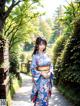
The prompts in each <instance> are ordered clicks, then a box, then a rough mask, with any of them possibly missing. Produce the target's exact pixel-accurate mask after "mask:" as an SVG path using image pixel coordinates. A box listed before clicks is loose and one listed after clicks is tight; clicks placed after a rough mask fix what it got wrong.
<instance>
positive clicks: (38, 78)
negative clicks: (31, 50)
mask: <svg viewBox="0 0 80 106" xmlns="http://www.w3.org/2000/svg"><path fill="white" fill-rule="evenodd" d="M44 65H50V78H47V79H46V78H44V77H43V76H42V75H41V72H40V71H38V70H36V69H34V68H36V67H37V66H44ZM30 70H31V73H32V79H33V80H32V81H33V87H32V93H31V101H33V102H34V106H48V100H49V97H51V88H52V82H53V64H52V62H51V59H50V58H49V56H48V55H47V53H46V52H43V53H38V52H37V53H36V54H35V55H33V57H32V62H31V65H30Z"/></svg>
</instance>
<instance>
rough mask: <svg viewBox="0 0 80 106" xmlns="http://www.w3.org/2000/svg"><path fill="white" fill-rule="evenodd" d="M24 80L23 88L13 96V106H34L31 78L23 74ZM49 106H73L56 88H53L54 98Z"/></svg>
mask: <svg viewBox="0 0 80 106" xmlns="http://www.w3.org/2000/svg"><path fill="white" fill-rule="evenodd" d="M21 77H22V79H23V82H22V87H21V88H20V89H19V90H18V91H16V93H15V95H14V96H13V100H12V106H34V105H33V103H32V102H31V101H30V94H31V89H32V81H31V77H30V76H26V75H24V74H21ZM49 106H73V105H72V104H71V103H69V101H67V100H66V99H65V98H64V97H63V95H62V94H60V93H59V91H58V90H57V89H56V87H55V86H53V88H52V96H51V99H50V100H49Z"/></svg>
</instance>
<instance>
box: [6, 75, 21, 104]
mask: <svg viewBox="0 0 80 106" xmlns="http://www.w3.org/2000/svg"><path fill="white" fill-rule="evenodd" d="M21 83H22V80H21V79H20V80H19V79H18V78H16V77H15V76H14V77H13V78H12V79H11V84H10V88H9V91H8V94H7V105H8V106H11V100H12V98H13V95H14V94H15V92H16V91H17V90H18V89H19V87H20V86H21Z"/></svg>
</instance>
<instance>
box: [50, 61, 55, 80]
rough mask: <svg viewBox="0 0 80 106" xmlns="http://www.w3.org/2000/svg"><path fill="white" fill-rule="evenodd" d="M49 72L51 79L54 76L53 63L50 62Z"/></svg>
mask: <svg viewBox="0 0 80 106" xmlns="http://www.w3.org/2000/svg"><path fill="white" fill-rule="evenodd" d="M50 72H51V76H50V78H51V79H53V77H54V69H53V63H52V62H51V64H50Z"/></svg>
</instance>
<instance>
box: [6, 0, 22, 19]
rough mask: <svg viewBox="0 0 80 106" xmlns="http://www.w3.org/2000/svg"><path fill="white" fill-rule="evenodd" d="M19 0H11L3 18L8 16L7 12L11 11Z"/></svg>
mask: <svg viewBox="0 0 80 106" xmlns="http://www.w3.org/2000/svg"><path fill="white" fill-rule="evenodd" d="M20 2H21V1H20V0H18V1H17V2H15V0H12V4H11V6H10V7H9V8H8V10H7V11H6V12H5V15H4V20H5V19H6V18H7V17H8V16H9V14H10V13H11V11H12V9H13V8H14V7H15V6H16V5H18V4H19V3H20Z"/></svg>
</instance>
